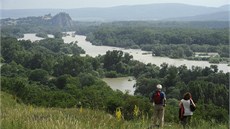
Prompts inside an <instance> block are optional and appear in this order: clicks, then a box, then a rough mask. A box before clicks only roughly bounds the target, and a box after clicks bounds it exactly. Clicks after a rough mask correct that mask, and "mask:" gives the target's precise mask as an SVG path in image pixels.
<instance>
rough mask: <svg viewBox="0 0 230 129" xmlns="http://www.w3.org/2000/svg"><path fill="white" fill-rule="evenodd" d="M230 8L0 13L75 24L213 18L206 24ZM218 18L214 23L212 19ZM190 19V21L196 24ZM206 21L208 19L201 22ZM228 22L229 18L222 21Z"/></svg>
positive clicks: (149, 6) (139, 7)
mask: <svg viewBox="0 0 230 129" xmlns="http://www.w3.org/2000/svg"><path fill="white" fill-rule="evenodd" d="M229 7H230V6H229V5H224V6H221V7H205V6H194V5H186V4H176V3H171V4H170V3H169V4H147V5H132V6H125V5H124V6H115V7H107V8H77V9H16V10H1V12H2V18H9V17H10V18H19V17H27V16H41V15H44V14H48V13H51V14H53V15H54V14H57V13H58V12H66V13H68V14H70V16H71V17H72V19H73V20H78V21H95V20H97V21H128V20H165V19H173V18H180V17H187V18H188V17H190V18H195V19H196V20H200V19H199V18H197V17H196V16H202V15H206V16H207V17H209V16H211V17H212V18H206V19H207V20H209V19H212V20H220V19H218V18H219V17H213V16H212V14H216V13H221V12H227V14H228V13H229ZM213 18H215V19H213ZM195 19H191V20H195ZM202 20H205V19H202ZM222 20H228V18H225V19H222Z"/></svg>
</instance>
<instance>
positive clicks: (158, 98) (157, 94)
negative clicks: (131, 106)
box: [153, 91, 162, 104]
mask: <svg viewBox="0 0 230 129" xmlns="http://www.w3.org/2000/svg"><path fill="white" fill-rule="evenodd" d="M153 102H154V103H155V104H161V102H162V97H161V91H156V92H155V93H154V95H153Z"/></svg>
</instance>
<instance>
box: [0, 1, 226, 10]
mask: <svg viewBox="0 0 230 129" xmlns="http://www.w3.org/2000/svg"><path fill="white" fill-rule="evenodd" d="M36 2H37V1H34V0H20V3H19V1H18V0H1V2H0V4H1V9H74V8H88V7H99V8H100V7H101V8H103V7H114V6H123V5H146V4H162V3H178V4H187V5H195V6H206V7H221V6H223V5H226V4H229V1H228V0H212V1H210V0H188V1H184V0H173V1H172V0H161V1H157V0H142V1H140V0H110V1H107V0H68V2H67V1H64V0H39V4H37V3H36Z"/></svg>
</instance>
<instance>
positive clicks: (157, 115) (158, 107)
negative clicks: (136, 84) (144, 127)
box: [151, 84, 166, 127]
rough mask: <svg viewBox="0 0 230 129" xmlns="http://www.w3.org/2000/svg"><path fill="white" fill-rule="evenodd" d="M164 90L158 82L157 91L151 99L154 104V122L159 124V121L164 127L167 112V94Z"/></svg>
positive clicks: (160, 125)
mask: <svg viewBox="0 0 230 129" xmlns="http://www.w3.org/2000/svg"><path fill="white" fill-rule="evenodd" d="M161 90H162V85H160V84H157V86H156V91H155V92H154V93H153V94H152V96H151V99H152V102H153V106H154V113H153V124H154V126H157V122H158V123H159V127H163V125H164V112H165V109H164V108H165V102H166V96H165V93H164V92H163V91H161Z"/></svg>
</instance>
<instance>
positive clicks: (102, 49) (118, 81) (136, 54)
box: [19, 32, 230, 94]
mask: <svg viewBox="0 0 230 129" xmlns="http://www.w3.org/2000/svg"><path fill="white" fill-rule="evenodd" d="M67 33H68V34H69V35H67V36H64V37H62V39H63V40H64V42H65V43H70V42H75V41H77V42H78V43H77V44H78V46H80V47H81V48H82V49H84V50H85V52H86V54H87V55H89V56H92V57H96V56H98V55H103V54H105V53H106V51H108V50H122V51H123V52H127V53H129V54H130V55H132V56H133V59H134V60H138V61H140V62H143V63H145V64H147V63H152V64H156V65H157V66H160V65H161V64H162V63H167V64H169V65H174V66H177V67H178V66H181V65H186V66H187V67H188V68H192V66H199V67H202V68H204V67H210V65H213V64H211V63H209V62H208V61H193V60H186V59H171V58H168V57H157V56H152V54H151V53H149V52H148V51H142V50H140V49H124V48H118V47H110V46H95V45H92V43H90V42H88V41H86V40H85V39H86V36H83V35H75V36H74V35H73V33H74V32H67ZM22 39H24V40H31V41H36V40H41V39H43V38H39V37H36V35H35V34H24V38H21V39H19V40H22ZM146 53H147V54H146ZM148 53H149V54H148ZM86 54H82V55H81V56H85V55H86ZM214 65H217V66H218V69H219V70H221V71H223V72H224V73H226V72H229V69H230V67H229V66H228V65H227V64H221V63H220V64H214ZM130 78H132V77H125V78H113V79H111V78H104V79H103V80H104V81H105V82H106V83H107V84H108V85H109V86H110V87H111V88H112V89H119V90H121V91H123V92H125V91H127V90H128V91H129V92H130V93H129V94H133V93H134V90H135V89H134V88H133V85H134V84H135V83H136V81H135V80H134V79H131V81H129V80H130Z"/></svg>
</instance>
